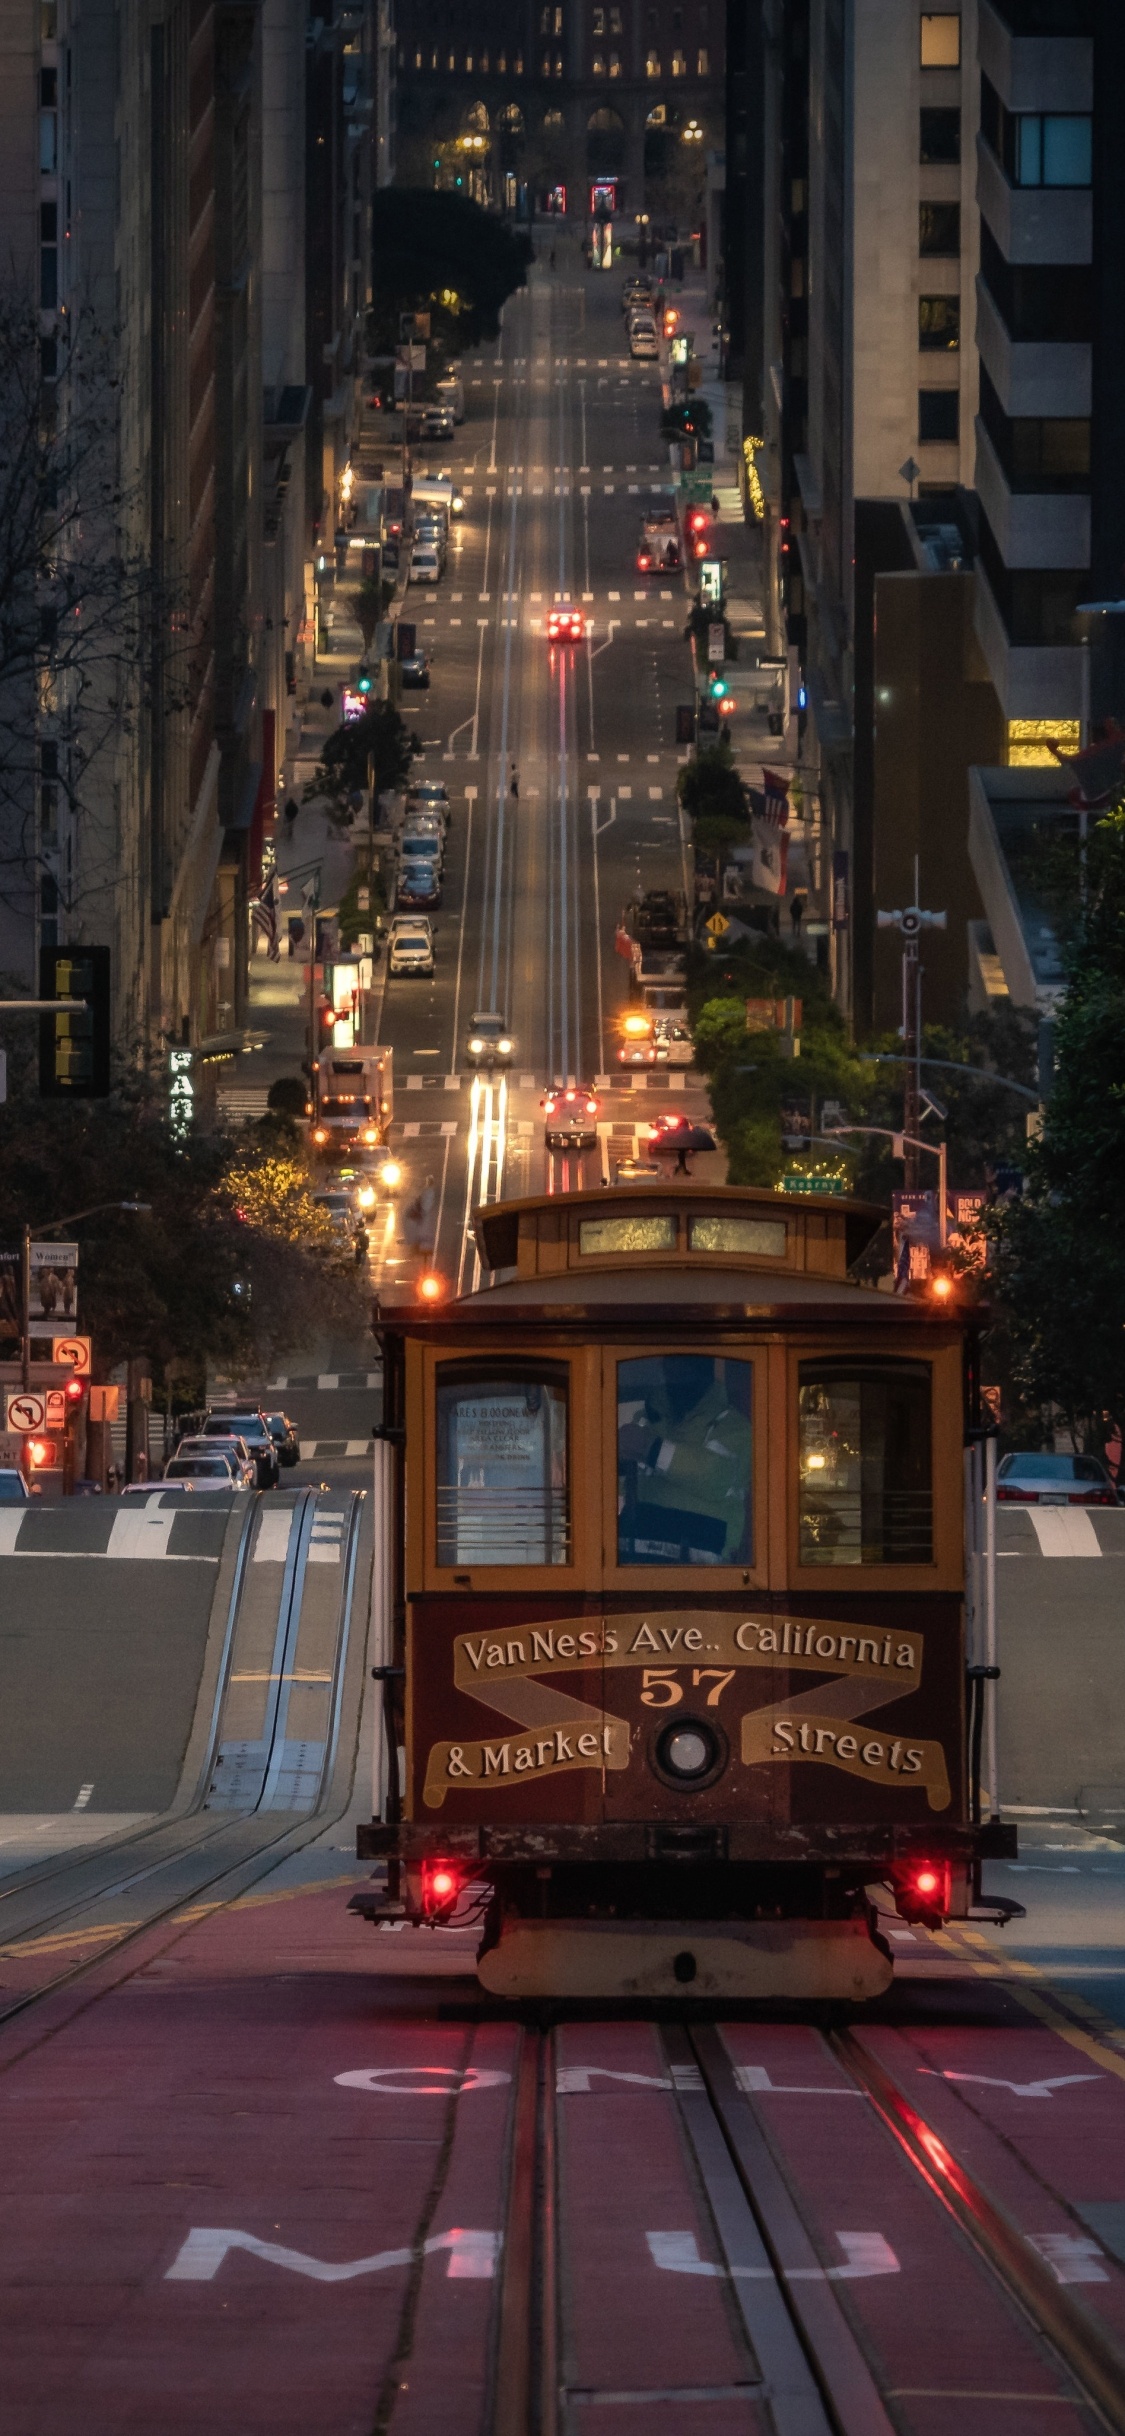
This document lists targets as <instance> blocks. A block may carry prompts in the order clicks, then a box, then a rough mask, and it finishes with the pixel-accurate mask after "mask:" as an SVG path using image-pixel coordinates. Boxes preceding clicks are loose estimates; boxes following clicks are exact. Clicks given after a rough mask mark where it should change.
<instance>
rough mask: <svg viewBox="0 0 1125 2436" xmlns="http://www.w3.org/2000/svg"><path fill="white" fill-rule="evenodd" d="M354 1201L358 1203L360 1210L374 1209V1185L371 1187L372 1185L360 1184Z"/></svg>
mask: <svg viewBox="0 0 1125 2436" xmlns="http://www.w3.org/2000/svg"><path fill="white" fill-rule="evenodd" d="M356 1200H357V1201H358V1203H359V1206H360V1208H361V1210H372V1209H374V1207H375V1187H374V1185H373V1184H362V1185H361V1186H360V1189H359V1191H358V1193H357V1194H356Z"/></svg>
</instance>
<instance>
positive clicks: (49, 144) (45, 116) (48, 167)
mask: <svg viewBox="0 0 1125 2436" xmlns="http://www.w3.org/2000/svg"><path fill="white" fill-rule="evenodd" d="M58 165H59V115H58V111H57V110H41V111H40V113H39V167H40V170H41V172H42V174H43V176H44V177H45V178H53V177H54V175H55V172H56V170H57V168H58Z"/></svg>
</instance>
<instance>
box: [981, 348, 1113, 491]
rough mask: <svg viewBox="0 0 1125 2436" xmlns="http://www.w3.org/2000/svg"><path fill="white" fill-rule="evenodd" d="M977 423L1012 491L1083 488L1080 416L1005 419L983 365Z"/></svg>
mask: <svg viewBox="0 0 1125 2436" xmlns="http://www.w3.org/2000/svg"><path fill="white" fill-rule="evenodd" d="M980 419H981V422H982V423H983V425H984V428H985V430H986V432H987V433H988V436H989V439H990V440H991V442H992V445H993V448H994V449H995V451H996V455H997V457H998V459H999V461H1000V465H1001V467H1002V469H1003V473H1004V476H1005V479H1006V481H1007V483H1008V486H1009V489H1011V490H1013V491H1055V492H1060V491H1063V492H1065V491H1078V492H1082V491H1085V490H1087V489H1088V488H1089V482H1090V425H1089V421H1088V419H1087V417H1085V416H1084V415H1009V414H1005V412H1004V409H1003V406H1002V405H1001V403H1000V399H999V396H998V395H997V392H996V390H995V388H994V387H993V384H992V382H991V381H990V379H989V377H988V374H987V372H986V371H985V369H984V365H983V364H982V365H981V370H980Z"/></svg>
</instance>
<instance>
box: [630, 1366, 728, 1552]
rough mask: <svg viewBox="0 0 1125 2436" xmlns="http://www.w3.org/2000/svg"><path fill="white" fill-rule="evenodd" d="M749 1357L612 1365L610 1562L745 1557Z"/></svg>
mask: <svg viewBox="0 0 1125 2436" xmlns="http://www.w3.org/2000/svg"><path fill="white" fill-rule="evenodd" d="M752 1376H753V1365H752V1363H750V1362H736V1361H728V1360H726V1359H725V1357H724V1356H722V1355H719V1354H710V1353H658V1354H646V1355H644V1356H643V1357H642V1358H641V1359H639V1360H637V1361H629V1362H619V1363H618V1365H617V1562H618V1564H619V1565H748V1564H750V1563H751V1562H752V1541H753V1508H752V1472H751V1447H752V1424H751V1387H752Z"/></svg>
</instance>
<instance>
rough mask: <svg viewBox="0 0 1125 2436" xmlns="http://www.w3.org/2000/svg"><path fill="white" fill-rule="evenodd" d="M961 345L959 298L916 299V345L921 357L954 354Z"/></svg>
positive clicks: (928, 297)
mask: <svg viewBox="0 0 1125 2436" xmlns="http://www.w3.org/2000/svg"><path fill="white" fill-rule="evenodd" d="M960 344H961V299H960V297H959V296H920V297H919V298H918V345H919V347H920V348H921V350H922V353H923V355H934V354H937V353H938V351H939V350H941V351H942V352H944V353H947V354H955V353H956V350H957V349H958V347H959V346H960Z"/></svg>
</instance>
